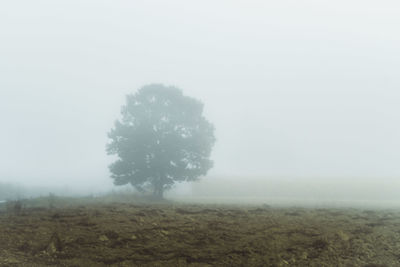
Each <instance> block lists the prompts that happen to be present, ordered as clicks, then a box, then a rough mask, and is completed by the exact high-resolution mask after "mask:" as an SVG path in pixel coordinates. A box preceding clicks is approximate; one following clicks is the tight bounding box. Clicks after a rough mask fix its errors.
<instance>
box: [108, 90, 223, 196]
mask: <svg viewBox="0 0 400 267" xmlns="http://www.w3.org/2000/svg"><path fill="white" fill-rule="evenodd" d="M121 115H122V118H121V119H120V120H117V121H116V122H115V126H114V128H113V129H111V131H110V132H109V134H108V137H109V138H110V139H111V142H110V143H109V144H108V145H107V152H108V154H110V155H116V156H117V158H118V159H117V160H116V161H115V162H114V163H112V164H111V165H110V166H109V169H110V172H111V178H113V179H114V184H115V185H125V184H128V183H130V184H131V185H132V186H134V187H135V188H136V189H138V190H139V191H147V190H151V191H152V192H153V194H154V196H155V197H157V198H162V197H163V193H164V191H165V190H167V189H170V188H171V187H172V185H173V184H174V183H175V182H181V181H194V180H196V179H198V178H199V177H201V176H203V175H206V174H207V172H208V170H209V169H210V168H211V167H212V166H213V162H212V160H210V154H211V151H212V147H213V145H214V143H215V137H214V126H213V125H212V124H211V123H210V122H208V121H207V119H206V118H205V117H204V116H203V103H202V102H200V101H199V100H197V99H194V98H191V97H188V96H185V95H183V93H182V91H181V90H180V89H178V88H176V87H167V86H164V85H161V84H151V85H147V86H144V87H142V88H140V89H139V90H138V91H137V93H135V94H129V95H127V97H126V104H125V105H124V106H123V107H122V109H121Z"/></svg>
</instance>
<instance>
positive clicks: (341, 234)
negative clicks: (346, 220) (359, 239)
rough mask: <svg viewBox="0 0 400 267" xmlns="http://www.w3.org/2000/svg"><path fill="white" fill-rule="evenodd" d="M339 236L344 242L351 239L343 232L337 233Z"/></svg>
mask: <svg viewBox="0 0 400 267" xmlns="http://www.w3.org/2000/svg"><path fill="white" fill-rule="evenodd" d="M337 235H338V236H339V238H340V239H341V240H343V241H349V239H350V237H349V236H348V235H347V234H346V233H344V232H343V231H339V232H337Z"/></svg>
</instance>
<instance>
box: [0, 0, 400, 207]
mask: <svg viewBox="0 0 400 267" xmlns="http://www.w3.org/2000/svg"><path fill="white" fill-rule="evenodd" d="M399 11H400V5H399V4H398V3H397V2H395V1H380V2H379V5H378V4H377V3H376V2H375V1H334V2H329V1H311V0H304V1H279V2H272V1H256V0H251V1H234V2H232V1H217V2H216V1H208V0H207V1H200V2H192V1H178V0H172V1H167V2H166V1H101V2H99V1H92V0H85V1H61V2H60V1H57V2H55V1H50V0H45V1H27V0H20V1H4V2H2V3H0V39H1V41H0V59H1V60H0V123H1V129H2V130H1V131H0V148H1V149H0V183H1V184H7V186H8V185H10V186H12V187H13V188H14V189H15V188H18V189H15V191H16V192H17V193H15V194H13V195H14V196H10V195H9V193H7V194H6V193H3V195H0V200H2V199H3V198H4V199H6V198H18V197H28V196H38V195H41V194H42V195H47V194H48V193H50V192H52V193H54V194H59V195H63V194H64V195H88V194H94V195H95V194H101V193H105V192H109V191H111V190H120V189H119V187H116V186H114V185H113V181H112V179H111V178H110V172H109V170H108V165H109V164H110V163H112V162H113V161H114V159H115V158H113V157H112V156H108V155H107V154H106V152H105V147H106V144H107V143H109V142H110V140H109V138H108V137H107V133H108V132H109V131H110V130H111V128H112V127H113V125H114V121H115V120H116V119H119V118H120V109H121V106H122V105H123V104H124V101H125V95H126V94H129V93H135V92H137V90H138V89H139V88H140V87H142V86H143V85H147V84H151V83H163V84H166V85H173V86H177V87H179V88H181V89H182V90H183V93H184V94H185V95H187V96H191V97H194V98H197V99H200V100H201V101H202V102H203V103H204V115H205V117H206V118H207V119H208V120H209V121H210V122H211V123H213V124H214V126H215V135H216V139H217V140H216V143H215V147H214V149H213V152H212V155H211V159H212V160H213V161H214V167H213V168H212V169H211V171H210V172H209V173H208V174H207V176H206V177H202V178H201V179H200V181H198V182H194V183H190V184H180V185H179V184H178V185H177V186H176V187H175V188H174V189H172V191H171V192H169V193H168V194H167V198H168V197H169V198H172V199H174V198H175V199H184V200H185V201H197V200H198V201H206V202H207V201H208V202H210V201H211V202H213V201H217V202H218V201H220V202H224V201H231V202H239V203H249V202H257V203H273V204H279V203H281V204H286V203H288V204H290V205H293V204H312V205H319V204H321V203H322V204H326V205H330V204H332V205H340V203H345V204H346V205H353V204H354V205H367V204H371V205H381V206H385V205H391V206H396V205H398V204H400V194H398V192H400V164H399V160H400V152H399V151H400V138H399V136H400V124H399V114H400V106H399V103H400V90H399V88H400V80H399V77H398V70H399V69H400V53H399V51H398V47H399V46H400V35H399V33H398V28H399V26H400V17H399V16H398V14H399ZM14 189H13V190H14ZM5 191H7V192H10V190H5ZM11 191H12V190H11ZM322 204H321V205H322Z"/></svg>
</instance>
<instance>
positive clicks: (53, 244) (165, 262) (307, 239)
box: [0, 203, 400, 267]
mask: <svg viewBox="0 0 400 267" xmlns="http://www.w3.org/2000/svg"><path fill="white" fill-rule="evenodd" d="M0 240H1V242H0V266H365V267H373V266H375V267H377V266H400V211H396V210H379V211H377V210H376V211H374V210H360V209H305V208H271V207H269V206H267V205H264V206H228V205H184V204H152V205H145V204H140V205H139V204H117V203H115V204H90V205H86V206H73V207H69V208H68V207H67V208H52V209H50V208H26V209H22V210H21V211H18V210H17V211H15V212H11V211H8V212H5V211H3V212H2V213H0Z"/></svg>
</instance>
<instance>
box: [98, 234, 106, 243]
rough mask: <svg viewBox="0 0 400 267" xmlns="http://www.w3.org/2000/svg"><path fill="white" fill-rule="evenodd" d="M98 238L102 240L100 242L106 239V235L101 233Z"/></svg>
mask: <svg viewBox="0 0 400 267" xmlns="http://www.w3.org/2000/svg"><path fill="white" fill-rule="evenodd" d="M99 240H100V241H102V242H104V241H108V237H107V236H105V235H101V236H100V237H99Z"/></svg>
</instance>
